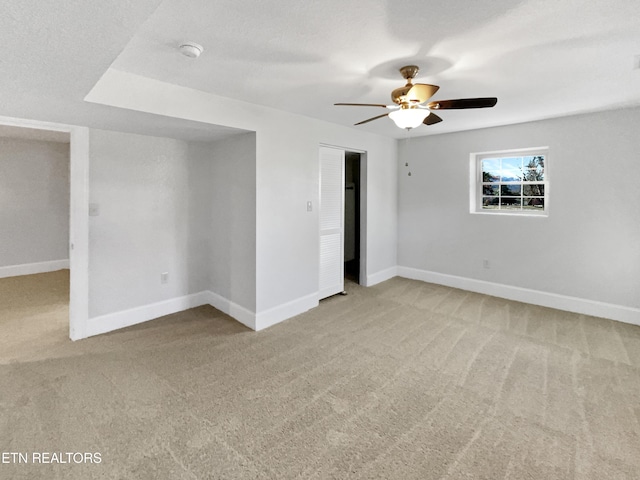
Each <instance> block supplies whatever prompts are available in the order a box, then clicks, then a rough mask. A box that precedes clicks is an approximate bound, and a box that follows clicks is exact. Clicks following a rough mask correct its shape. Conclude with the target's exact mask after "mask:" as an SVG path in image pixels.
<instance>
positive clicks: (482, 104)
mask: <svg viewBox="0 0 640 480" xmlns="http://www.w3.org/2000/svg"><path fill="white" fill-rule="evenodd" d="M496 103H498V99H497V98H496V97H485V98H458V99H456V100H438V101H437V102H431V103H429V104H428V105H427V106H428V107H429V108H431V109H433V110H453V109H462V108H489V107H493V106H494V105H495V104H496Z"/></svg>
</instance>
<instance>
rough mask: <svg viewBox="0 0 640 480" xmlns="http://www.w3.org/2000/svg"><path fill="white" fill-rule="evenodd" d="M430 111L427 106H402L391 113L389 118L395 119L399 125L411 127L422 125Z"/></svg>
mask: <svg viewBox="0 0 640 480" xmlns="http://www.w3.org/2000/svg"><path fill="white" fill-rule="evenodd" d="M429 113H430V112H429V110H427V109H426V108H401V109H399V110H396V111H394V112H391V113H389V118H391V120H393V122H394V123H395V124H396V126H397V127H399V128H406V129H410V128H416V127H419V126H420V125H422V122H423V121H424V119H425V118H427V117H428V116H429Z"/></svg>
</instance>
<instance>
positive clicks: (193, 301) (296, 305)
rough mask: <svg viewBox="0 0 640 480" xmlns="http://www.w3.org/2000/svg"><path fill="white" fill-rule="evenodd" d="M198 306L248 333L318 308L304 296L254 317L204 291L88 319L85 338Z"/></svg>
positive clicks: (311, 298)
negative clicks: (221, 315)
mask: <svg viewBox="0 0 640 480" xmlns="http://www.w3.org/2000/svg"><path fill="white" fill-rule="evenodd" d="M201 305H211V306H212V307H214V308H217V309H218V310H220V311H221V312H223V313H226V314H227V315H229V316H230V317H232V318H233V319H234V320H237V321H238V322H240V323H242V324H243V325H245V326H247V327H249V328H250V329H252V330H262V329H264V328H267V327H270V326H271V325H275V324H276V323H279V322H282V321H284V320H286V319H288V318H291V317H294V316H295V315H298V314H300V313H303V312H306V311H307V310H309V309H311V308H313V307H316V306H318V295H317V294H313V295H308V296H306V297H302V298H299V299H297V300H294V301H292V302H289V303H285V304H284V305H279V306H277V307H275V308H272V309H270V310H267V311H265V312H262V313H260V314H256V313H254V312H252V311H251V310H249V309H247V308H245V307H242V306H241V305H238V304H237V303H234V302H232V301H231V300H229V299H228V298H225V297H223V296H222V295H219V294H217V293H214V292H211V291H209V290H206V291H203V292H199V293H194V294H192V295H185V296H183V297H176V298H171V299H169V300H164V301H162V302H157V303H152V304H149V305H142V306H140V307H136V308H131V309H128V310H122V311H120V312H114V313H109V314H107V315H102V316H99V317H94V318H91V319H89V321H88V322H87V337H91V336H93V335H99V334H102V333H107V332H111V331H113V330H118V329H120V328H125V327H130V326H132V325H137V324H138V323H143V322H147V321H149V320H153V319H156V318H159V317H163V316H165V315H170V314H172V313H177V312H181V311H183V310H188V309H190V308H195V307H199V306H201Z"/></svg>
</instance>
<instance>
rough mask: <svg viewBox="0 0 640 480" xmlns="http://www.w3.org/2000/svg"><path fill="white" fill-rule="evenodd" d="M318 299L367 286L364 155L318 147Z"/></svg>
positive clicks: (354, 151)
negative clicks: (347, 285)
mask: <svg viewBox="0 0 640 480" xmlns="http://www.w3.org/2000/svg"><path fill="white" fill-rule="evenodd" d="M319 160H320V215H319V217H320V225H319V227H320V258H319V261H320V265H319V267H320V269H319V270H320V275H319V289H318V292H319V295H318V298H319V299H320V300H322V299H323V298H327V297H330V296H332V295H335V294H337V293H345V280H346V281H347V282H351V283H358V284H366V278H367V277H366V198H367V194H366V153H365V152H358V151H356V150H353V149H349V150H347V149H345V148H341V147H333V146H324V145H321V146H320V154H319Z"/></svg>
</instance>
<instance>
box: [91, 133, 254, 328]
mask: <svg viewBox="0 0 640 480" xmlns="http://www.w3.org/2000/svg"><path fill="white" fill-rule="evenodd" d="M90 135H91V136H90V175H89V177H90V180H89V184H90V187H89V191H90V202H91V203H94V204H97V205H98V207H99V215H98V216H91V217H90V222H89V317H90V318H94V317H97V316H100V315H105V314H108V313H114V312H118V311H122V310H127V309H130V308H135V307H140V306H145V305H148V304H152V303H156V302H160V301H163V300H169V299H173V298H177V297H181V296H184V295H189V294H193V293H198V292H202V291H206V290H211V291H213V292H214V293H216V294H218V295H221V296H223V297H225V298H227V299H228V300H231V301H232V302H235V303H237V304H238V305H241V306H243V307H245V308H247V309H249V310H251V311H254V310H255V296H256V295H255V293H256V281H255V255H256V254H255V252H256V248H255V242H256V234H255V232H256V222H255V218H256V217H255V206H256V203H255V181H256V180H255V178H256V169H255V134H245V135H238V136H234V137H231V138H229V139H227V140H221V141H219V142H212V143H200V142H184V141H180V140H174V139H170V138H160V137H150V136H142V135H133V134H127V133H120V132H112V131H104V130H91V134H90ZM163 272H168V273H169V281H168V283H167V284H162V283H161V281H160V274H161V273H163Z"/></svg>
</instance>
